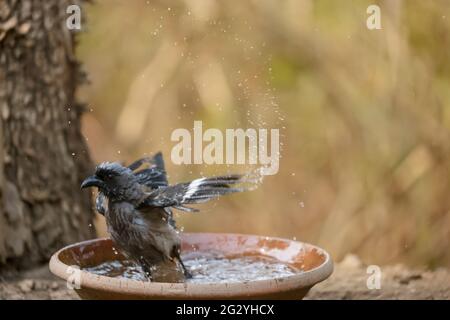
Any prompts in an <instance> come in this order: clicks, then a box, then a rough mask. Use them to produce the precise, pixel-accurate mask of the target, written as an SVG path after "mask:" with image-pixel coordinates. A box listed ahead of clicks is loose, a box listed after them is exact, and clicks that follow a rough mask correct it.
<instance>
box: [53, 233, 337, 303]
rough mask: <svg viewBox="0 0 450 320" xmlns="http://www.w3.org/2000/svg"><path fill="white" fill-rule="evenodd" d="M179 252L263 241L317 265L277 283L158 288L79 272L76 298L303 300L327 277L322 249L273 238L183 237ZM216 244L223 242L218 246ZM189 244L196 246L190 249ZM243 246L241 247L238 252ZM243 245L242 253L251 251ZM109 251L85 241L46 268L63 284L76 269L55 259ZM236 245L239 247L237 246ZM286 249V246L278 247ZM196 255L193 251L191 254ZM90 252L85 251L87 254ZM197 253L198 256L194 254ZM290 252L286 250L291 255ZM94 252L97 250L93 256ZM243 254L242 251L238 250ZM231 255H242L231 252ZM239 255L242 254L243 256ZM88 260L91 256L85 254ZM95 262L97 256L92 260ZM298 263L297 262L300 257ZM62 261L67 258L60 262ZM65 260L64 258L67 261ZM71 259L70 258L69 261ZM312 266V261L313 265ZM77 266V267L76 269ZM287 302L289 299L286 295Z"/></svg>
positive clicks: (103, 241) (102, 241)
mask: <svg viewBox="0 0 450 320" xmlns="http://www.w3.org/2000/svg"><path fill="white" fill-rule="evenodd" d="M182 239H183V244H182V246H183V248H182V250H189V249H186V248H189V246H192V247H193V246H197V245H206V246H207V241H208V240H210V241H212V242H214V241H215V242H216V243H215V244H217V243H222V247H219V248H218V249H219V251H220V249H224V252H226V248H227V246H230V244H229V243H227V241H228V242H230V241H244V242H245V241H247V242H248V241H250V242H251V243H250V244H253V245H257V246H258V247H260V246H261V244H260V243H265V242H273V243H275V242H279V243H284V244H285V245H287V246H294V247H295V249H298V253H297V255H298V256H300V255H301V254H302V255H303V256H304V257H306V255H308V254H311V253H312V252H314V253H313V254H315V255H317V256H320V258H321V259H322V261H320V264H318V265H312V266H311V268H309V269H307V270H302V272H299V273H297V274H295V275H290V276H286V277H280V278H272V279H265V280H252V281H246V282H230V283H164V282H147V281H139V280H134V279H125V278H118V277H116V278H114V277H108V276H103V275H97V274H94V273H91V272H88V271H85V270H82V269H80V273H79V275H80V283H81V288H80V289H76V290H77V293H78V294H79V295H80V296H81V297H83V292H89V294H88V295H86V296H89V297H92V296H93V295H92V294H94V296H95V292H97V293H101V294H100V295H99V297H100V298H104V297H108V295H111V297H119V298H127V297H132V298H147V299H148V298H153V299H227V298H231V299H233V298H236V297H249V298H251V297H271V296H275V297H276V296H279V295H280V294H283V293H289V292H295V291H298V290H300V289H303V291H304V294H302V296H304V295H305V294H306V293H307V292H308V290H309V289H310V288H311V287H312V286H313V285H315V284H317V283H318V282H321V281H323V280H325V279H326V278H328V277H329V276H330V275H331V273H332V272H333V262H332V259H331V257H330V255H329V253H328V252H326V251H325V250H323V249H321V248H319V247H317V246H314V245H311V244H308V243H303V242H299V241H294V240H289V239H283V238H277V237H265V236H257V235H246V234H233V233H183V234H182ZM220 239H223V241H222V242H221V240H220ZM193 243H196V244H195V245H194V244H193ZM245 244H247V243H246V242H245V243H243V244H242V246H241V247H243V248H244V246H245ZM250 244H247V246H248V248H251V247H250V246H249V245H250ZM109 245H111V246H112V241H111V239H110V238H97V239H92V240H87V241H82V242H78V243H75V244H71V245H68V246H66V247H64V248H62V249H60V250H58V251H57V252H56V253H55V254H53V256H52V257H51V259H50V263H49V267H50V271H51V272H52V273H53V274H54V275H56V276H57V277H59V278H61V279H63V280H66V281H68V279H72V280H73V279H74V278H73V276H72V275H71V272H68V270H69V269H68V268H69V267H70V266H72V267H73V266H74V265H76V264H70V265H69V264H66V263H65V262H63V261H62V260H61V256H62V255H68V254H69V253H70V254H71V256H72V257H75V255H76V254H75V252H74V251H75V250H76V251H78V252H79V253H81V254H82V251H83V249H85V248H91V249H92V248H93V249H95V248H100V247H102V246H103V247H105V246H109ZM237 245H238V246H239V244H237ZM284 249H286V247H284ZM194 250H196V249H194ZM276 250H277V249H275V251H273V252H272V255H271V256H272V257H274V255H275V256H276V255H283V252H285V251H286V250H278V251H276ZM94 251H95V250H93V251H91V253H93V252H94ZM199 251H200V252H202V251H204V250H202V249H199ZM291 251H292V250H291ZM99 252H100V251H99ZM243 252H244V251H243ZM252 252H255V253H259V254H265V255H269V256H270V254H268V253H270V252H264V251H261V249H260V250H259V251H258V250H256V251H255V250H253V251H252ZM236 254H237V255H240V254H242V253H240V252H236ZM244 254H245V253H244ZM91 258H93V257H92V255H91ZM97 258H98V257H97ZM275 258H277V259H278V260H279V261H282V262H286V263H289V262H288V261H285V260H283V259H281V258H280V256H279V257H275ZM300 258H302V257H301V256H300ZM63 259H66V260H67V257H63ZM69 259H70V258H69ZM74 259H75V258H74ZM105 261H108V260H106V259H103V260H99V262H97V263H102V262H105ZM314 263H315V262H313V264H314ZM78 267H79V266H78ZM288 297H289V294H288Z"/></svg>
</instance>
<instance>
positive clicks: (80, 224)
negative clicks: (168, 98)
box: [0, 0, 94, 268]
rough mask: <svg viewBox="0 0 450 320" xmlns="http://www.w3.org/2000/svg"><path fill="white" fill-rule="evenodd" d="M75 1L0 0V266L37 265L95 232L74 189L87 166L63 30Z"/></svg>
mask: <svg viewBox="0 0 450 320" xmlns="http://www.w3.org/2000/svg"><path fill="white" fill-rule="evenodd" d="M74 2H75V3H76V1H70V2H69V1H61V0H46V1H34V0H20V1H18V0H0V111H1V114H0V142H1V143H0V204H1V205H0V268H2V266H3V268H4V267H5V265H6V266H12V267H14V268H25V267H30V266H33V265H36V264H38V263H42V262H44V261H47V260H48V258H49V257H50V255H51V254H52V253H53V252H54V251H55V250H57V249H59V248H60V247H61V246H63V245H66V244H68V243H71V242H74V241H78V240H82V239H87V238H90V237H92V236H93V234H94V230H93V227H92V224H91V222H92V218H93V212H92V209H91V205H90V199H89V195H88V194H87V193H82V192H81V191H80V183H81V181H82V179H83V177H85V176H86V175H88V173H89V171H90V169H92V168H91V165H90V164H91V163H90V159H89V155H88V151H87V147H86V145H85V143H84V139H83V137H82V135H81V133H80V116H81V112H82V106H81V105H80V104H77V102H76V101H75V97H74V94H75V89H76V87H77V85H78V84H80V83H81V82H82V79H83V78H84V77H83V76H82V72H81V70H80V67H79V64H78V62H77V61H76V60H75V58H74V34H73V32H71V31H70V30H68V29H67V28H66V18H67V16H68V14H66V8H67V6H68V5H70V4H73V3H74Z"/></svg>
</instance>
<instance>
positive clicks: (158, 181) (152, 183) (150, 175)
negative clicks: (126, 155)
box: [128, 152, 169, 189]
mask: <svg viewBox="0 0 450 320" xmlns="http://www.w3.org/2000/svg"><path fill="white" fill-rule="evenodd" d="M146 163H148V164H150V165H151V166H150V167H149V168H144V169H141V170H138V169H139V168H140V167H141V166H142V165H144V164H146ZM128 168H130V169H131V170H133V171H134V174H135V175H136V176H137V177H138V182H139V183H140V184H142V185H145V186H147V187H150V188H151V189H157V188H160V187H165V186H168V185H169V182H168V181H167V174H166V169H165V168H164V159H163V156H162V153H161V152H158V153H156V154H155V155H154V156H153V157H151V158H142V159H139V160H137V161H135V162H133V163H132V164H130V165H129V166H128Z"/></svg>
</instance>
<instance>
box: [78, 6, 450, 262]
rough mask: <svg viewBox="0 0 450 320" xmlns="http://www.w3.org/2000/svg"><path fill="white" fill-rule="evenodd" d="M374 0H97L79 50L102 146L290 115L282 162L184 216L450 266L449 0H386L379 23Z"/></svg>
mask: <svg viewBox="0 0 450 320" xmlns="http://www.w3.org/2000/svg"><path fill="white" fill-rule="evenodd" d="M372 2H373V1H345V2H341V1H332V0H328V1H323V0H316V1H312V0H301V1H300V0H298V1H297V0H289V1H288V0H286V1H279V0H253V1H240V2H236V1H213V0H209V1H195V0H189V1H188V0H184V1H149V2H148V3H149V4H147V1H134V2H132V3H130V2H127V3H125V2H123V1H100V0H98V1H96V4H95V5H93V6H89V7H87V8H86V11H87V14H88V22H87V25H85V31H86V32H85V33H83V34H82V35H81V38H80V40H81V41H80V47H79V52H78V54H79V56H80V57H81V59H82V61H83V62H84V64H85V67H86V70H87V71H88V73H89V75H90V79H91V82H92V83H91V85H90V86H88V87H85V88H83V90H82V91H81V92H80V96H81V97H82V98H83V99H84V100H85V101H87V102H88V104H89V108H92V112H90V113H88V114H87V115H86V116H85V119H84V132H85V135H86V137H87V138H88V139H89V143H90V147H91V152H92V154H93V156H94V159H95V160H96V161H101V160H105V159H109V160H111V159H121V160H131V159H133V158H135V157H138V156H140V155H142V154H145V153H151V152H154V151H157V150H162V151H163V152H164V153H165V155H166V157H168V156H169V155H170V150H171V147H172V146H173V145H174V143H172V142H171V141H170V134H171V132H172V130H173V129H175V128H180V127H186V128H191V127H192V125H193V121H194V120H197V119H202V120H203V121H204V125H205V126H207V127H218V128H236V127H242V128H246V127H257V128H258V127H270V128H279V129H280V130H281V133H282V135H283V136H282V139H281V140H282V144H283V146H282V151H281V154H282V159H281V163H280V172H279V173H278V175H276V176H270V177H267V179H265V182H264V184H263V186H262V187H261V188H260V189H258V190H257V191H255V192H252V193H249V194H242V195H236V196H232V197H229V198H226V199H222V200H219V201H218V202H216V203H214V204H212V205H210V206H208V207H207V208H208V209H207V210H206V212H204V213H200V214H198V215H192V214H188V215H183V216H180V217H179V221H180V224H182V225H184V226H185V230H186V231H217V232H219V231H221V232H244V233H256V234H264V235H277V236H283V237H296V238H297V239H301V240H304V241H308V242H312V243H316V244H318V245H320V246H323V247H324V248H326V249H327V250H329V251H330V252H331V253H332V254H333V256H334V257H335V258H336V259H338V260H339V259H340V258H341V257H342V256H343V255H344V254H346V253H348V252H354V253H357V254H359V255H361V256H362V259H363V260H364V261H365V262H367V263H392V262H397V261H402V262H407V263H409V264H412V265H428V266H437V265H446V266H450V251H449V250H448V244H449V243H450V190H449V177H450V175H449V164H450V162H449V160H450V139H449V138H450V90H449V88H450V63H449V57H450V52H449V48H450V14H448V12H450V10H449V9H450V2H449V1H445V0H442V1H438V0H436V1H420V0H415V1H413V0H411V1H400V0H397V1H393V0H388V1H379V2H378V3H379V5H380V7H381V13H382V26H383V29H382V30H377V31H369V30H368V29H367V28H366V26H365V23H366V18H367V14H366V8H367V6H368V5H369V4H371V3H372ZM446 14H447V16H446ZM119 151H120V154H119V153H118V152H119ZM168 169H169V172H170V173H171V176H170V178H171V181H179V180H187V179H190V178H193V177H195V176H198V175H199V174H201V173H203V174H213V173H220V172H223V171H224V170H227V168H221V167H209V168H206V167H205V166H175V165H173V164H171V163H170V161H169V163H168ZM237 169H241V170H242V168H237Z"/></svg>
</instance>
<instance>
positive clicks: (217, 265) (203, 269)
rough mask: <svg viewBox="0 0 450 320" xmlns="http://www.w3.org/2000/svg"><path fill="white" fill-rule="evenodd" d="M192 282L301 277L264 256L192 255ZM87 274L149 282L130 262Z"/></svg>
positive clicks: (117, 262)
mask: <svg viewBox="0 0 450 320" xmlns="http://www.w3.org/2000/svg"><path fill="white" fill-rule="evenodd" d="M183 260H184V264H185V265H186V267H187V269H188V270H189V272H190V273H191V274H192V278H191V279H188V280H187V282H188V283H233V282H234V283H236V282H248V281H255V280H268V279H275V278H282V277H287V276H291V275H295V274H298V273H299V272H301V271H299V270H297V269H295V268H293V267H292V266H290V265H288V264H285V263H283V262H280V261H278V260H273V259H269V258H268V257H264V256H240V257H234V258H227V257H224V256H222V255H219V254H208V253H204V252H203V253H202V252H195V253H189V254H187V255H184V257H183ZM84 270H85V271H88V272H92V273H95V274H98V275H102V276H107V277H113V278H126V279H132V280H138V281H148V279H147V277H146V276H145V273H144V271H143V270H142V268H141V267H140V266H138V265H135V264H134V263H133V262H131V261H128V260H114V261H107V262H104V263H102V264H99V265H97V266H94V267H89V268H84Z"/></svg>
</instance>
